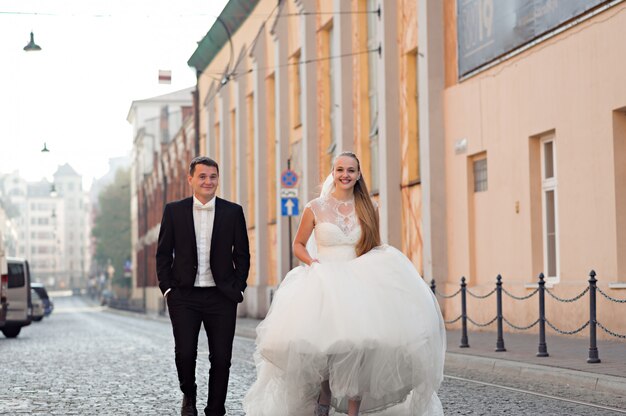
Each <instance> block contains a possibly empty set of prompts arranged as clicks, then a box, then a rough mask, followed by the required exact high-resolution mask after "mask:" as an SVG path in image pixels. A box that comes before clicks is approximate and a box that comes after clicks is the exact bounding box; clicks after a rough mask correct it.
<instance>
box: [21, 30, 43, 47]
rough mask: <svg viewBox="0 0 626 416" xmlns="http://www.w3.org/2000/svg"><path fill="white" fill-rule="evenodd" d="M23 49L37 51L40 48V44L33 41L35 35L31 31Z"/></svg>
mask: <svg viewBox="0 0 626 416" xmlns="http://www.w3.org/2000/svg"><path fill="white" fill-rule="evenodd" d="M24 50H25V51H26V52H37V51H40V50H41V46H39V45H37V44H36V43H35V35H33V32H30V42H28V45H26V46H24Z"/></svg>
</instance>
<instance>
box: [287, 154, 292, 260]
mask: <svg viewBox="0 0 626 416" xmlns="http://www.w3.org/2000/svg"><path fill="white" fill-rule="evenodd" d="M287 169H288V170H291V158H289V159H287ZM287 221H289V241H287V244H289V270H291V269H293V242H292V238H291V216H289V217H287Z"/></svg>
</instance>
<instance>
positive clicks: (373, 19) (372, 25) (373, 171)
mask: <svg viewBox="0 0 626 416" xmlns="http://www.w3.org/2000/svg"><path fill="white" fill-rule="evenodd" d="M377 2H378V0H367V10H377V9H378V4H377ZM367 17H368V18H367V49H368V50H372V49H376V48H378V47H379V46H380V40H379V39H378V14H376V13H368V15H367ZM378 59H379V56H378V54H377V53H369V54H368V68H367V73H368V82H367V96H368V101H369V120H370V128H369V145H370V146H369V147H370V149H369V150H370V175H371V185H370V190H372V191H377V190H378V188H379V186H380V181H379V178H378V165H379V157H378V70H377V69H378Z"/></svg>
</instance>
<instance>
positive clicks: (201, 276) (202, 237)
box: [193, 195, 215, 287]
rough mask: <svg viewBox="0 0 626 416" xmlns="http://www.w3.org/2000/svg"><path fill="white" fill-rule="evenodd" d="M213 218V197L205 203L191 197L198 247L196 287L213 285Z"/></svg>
mask: <svg viewBox="0 0 626 416" xmlns="http://www.w3.org/2000/svg"><path fill="white" fill-rule="evenodd" d="M214 220H215V197H213V199H211V200H210V201H209V202H207V203H206V204H202V202H200V201H199V200H198V199H197V198H196V196H195V195H194V197H193V226H194V229H195V231H196V246H197V248H198V272H197V274H196V281H195V283H194V286H196V287H211V286H215V280H213V274H212V273H211V262H210V260H211V236H212V235H213V221H214Z"/></svg>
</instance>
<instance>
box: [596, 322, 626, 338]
mask: <svg viewBox="0 0 626 416" xmlns="http://www.w3.org/2000/svg"><path fill="white" fill-rule="evenodd" d="M596 325H598V326H599V327H600V329H602V330H603V331H604V332H606V333H607V334H609V335H613V336H614V337H617V338H622V339H626V335H622V334H618V333H617V332H613V331H611V330H610V329H608V328H606V327H605V326H604V325H602V324H601V323H600V322H598V321H596Z"/></svg>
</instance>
